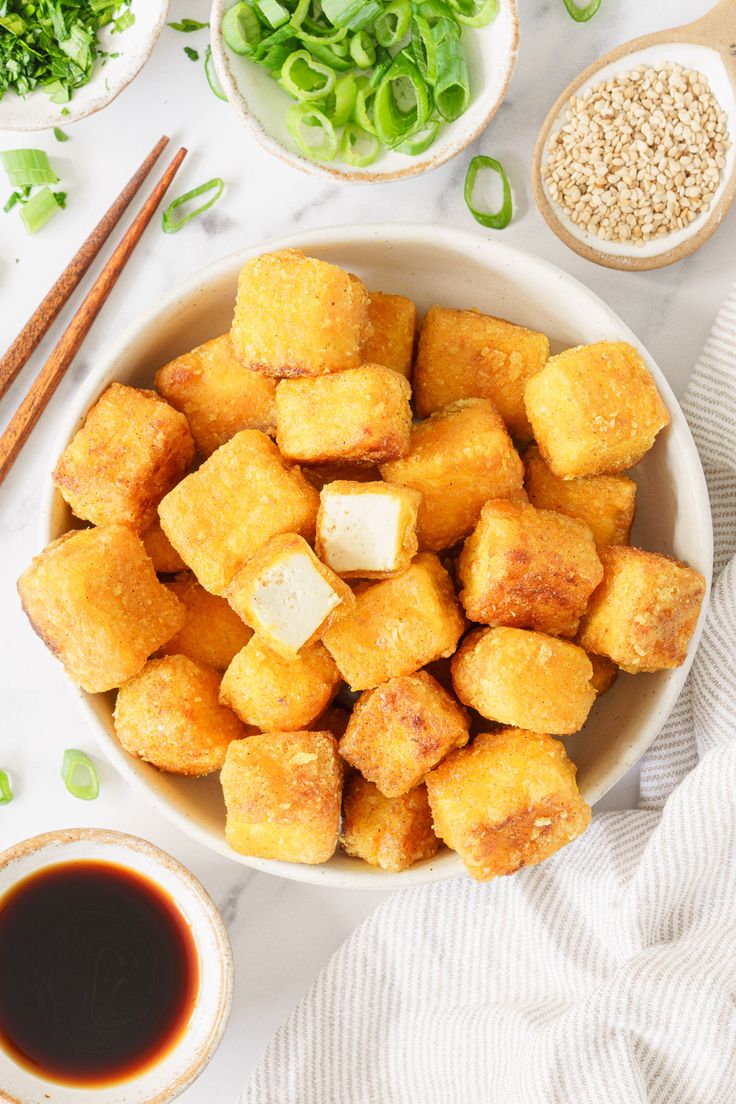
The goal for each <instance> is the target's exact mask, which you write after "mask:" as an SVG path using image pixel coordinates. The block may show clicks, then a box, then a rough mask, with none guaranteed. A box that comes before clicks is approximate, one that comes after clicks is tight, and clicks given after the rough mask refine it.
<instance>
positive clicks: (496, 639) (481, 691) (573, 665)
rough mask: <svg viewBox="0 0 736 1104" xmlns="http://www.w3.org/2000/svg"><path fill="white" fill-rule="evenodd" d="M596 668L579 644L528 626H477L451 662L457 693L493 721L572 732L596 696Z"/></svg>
mask: <svg viewBox="0 0 736 1104" xmlns="http://www.w3.org/2000/svg"><path fill="white" fill-rule="evenodd" d="M592 676H593V668H592V666H591V663H590V660H589V659H588V657H587V655H586V654H585V652H584V651H583V649H582V648H579V647H578V646H577V645H576V644H571V643H569V641H567V640H557V639H556V638H555V637H553V636H546V635H545V634H544V633H540V632H532V631H528V630H525V629H508V628H497V629H479V630H477V631H476V632H472V633H470V634H469V635H468V636H467V637H466V638H465V640H464V641H463V643H462V645H461V646H460V648H459V649H458V651H457V654H456V655H455V658H454V659H453V661H452V681H453V685H454V687H455V693H456V694H457V696H458V697H459V699H460V701H461V702H463V703H464V704H465V705H468V706H470V707H471V708H472V709H476V710H477V711H478V713H480V714H481V715H482V716H483V717H487V718H488V720H489V721H497V722H498V723H499V724H507V725H515V726H517V727H518V728H529V729H531V730H532V732H551V733H552V734H553V735H555V736H569V735H570V734H571V733H573V732H577V731H578V730H579V729H581V728H582V727H583V725H584V724H585V720H586V718H587V716H588V713H589V712H590V707H591V705H592V704H593V702H594V700H595V690H594V689H593V687H592V686H591V682H590V680H591V678H592Z"/></svg>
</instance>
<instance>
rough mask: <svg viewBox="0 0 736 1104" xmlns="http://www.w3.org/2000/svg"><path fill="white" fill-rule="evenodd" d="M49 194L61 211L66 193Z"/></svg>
mask: <svg viewBox="0 0 736 1104" xmlns="http://www.w3.org/2000/svg"><path fill="white" fill-rule="evenodd" d="M51 194H52V196H53V197H54V199H55V200H56V202H57V204H58V205H59V207H61V208H62V210H63V209H64V208H65V207H66V195H67V194H66V192H52V193H51Z"/></svg>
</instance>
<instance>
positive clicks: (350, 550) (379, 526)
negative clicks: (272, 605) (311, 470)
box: [320, 493, 404, 573]
mask: <svg viewBox="0 0 736 1104" xmlns="http://www.w3.org/2000/svg"><path fill="white" fill-rule="evenodd" d="M400 513H401V502H400V501H399V500H398V499H397V498H394V497H393V496H392V495H385V494H339V493H335V494H323V496H322V520H321V533H320V536H321V539H322V545H323V549H324V558H325V562H326V563H327V564H328V566H329V567H331V568H332V570H333V571H336V572H338V573H339V572H341V571H393V570H394V568H395V567H396V561H397V558H398V555H399V551H400V549H401V546H402V544H403V538H404V535H403V533H400V532H399V525H400Z"/></svg>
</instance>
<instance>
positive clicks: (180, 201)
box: [162, 176, 225, 234]
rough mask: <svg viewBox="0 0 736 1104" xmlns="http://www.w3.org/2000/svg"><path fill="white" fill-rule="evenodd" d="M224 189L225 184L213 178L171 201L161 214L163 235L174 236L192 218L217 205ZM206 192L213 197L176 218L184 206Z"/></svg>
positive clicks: (218, 178)
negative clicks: (211, 193) (210, 193)
mask: <svg viewBox="0 0 736 1104" xmlns="http://www.w3.org/2000/svg"><path fill="white" fill-rule="evenodd" d="M224 188H225V182H224V180H222V179H221V177H219V176H215V177H213V179H212V180H208V181H207V182H206V183H205V184H200V185H199V187H198V188H192V190H191V191H190V192H185V193H184V195H180V196H178V197H177V198H176V199H174V200H172V201H171V203H170V204H169V206H168V207H167V208H166V210H165V211H164V213H163V216H162V225H163V229H164V233H166V234H175V233H176V232H177V231H178V230H181V228H182V226H186V224H187V223H188V222H190V221H191V220H192V219H193V218H197V216H198V215H201V214H203V213H204V212H205V211H207V210H209V208H210V207H211V206H212V204H213V203H217V201H218V199H219V198H220V196H221V195H222V193H223V191H224ZM207 192H213V195H212V197H211V198H210V199H208V200H207V202H206V203H201V204H200V205H199V207H195V208H194V210H192V211H188V212H187V213H186V214H184V215H181V216H179V217H177V211H178V210H179V208H180V207H182V206H183V205H184V204H187V203H190V202H191V201H192V200H193V199H197V198H198V197H199V196H201V195H205V194H206V193H207Z"/></svg>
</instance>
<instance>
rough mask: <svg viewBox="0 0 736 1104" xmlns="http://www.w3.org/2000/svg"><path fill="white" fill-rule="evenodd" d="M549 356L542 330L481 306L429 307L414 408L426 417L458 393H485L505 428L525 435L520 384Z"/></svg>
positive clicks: (478, 396) (416, 375) (416, 369)
mask: <svg viewBox="0 0 736 1104" xmlns="http://www.w3.org/2000/svg"><path fill="white" fill-rule="evenodd" d="M548 356H549V341H548V340H547V338H546V337H545V336H544V334H541V333H535V332H534V330H527V329H524V327H523V326H514V325H513V324H512V323H511V322H505V321H504V320H503V319H502V318H493V317H491V315H488V314H481V313H480V311H475V310H450V309H449V308H447V307H430V309H429V310H428V311H427V314H426V315H425V318H424V322H423V323H422V328H421V330H420V333H419V347H418V349H417V359H416V363H415V365H414V397H415V399H416V404H417V411H418V413H419V414H420V415H421V416H422V417H426V415H427V414H433V413H434V411H435V410H440V409H441V408H442V407H443V406H448V405H449V404H450V403H454V402H456V401H457V400H458V399H490V401H491V402H492V403H493V405H494V406H495V407H496V409H497V410H498V412H499V414H500V415H501V417H502V418H503V420H504V422H505V423H506V425H507V426H508V428H509V433H511V435H512V436H513V437H517V438H519V439H520V440H528V438H529V437H531V435H532V434H531V428H530V425H529V419H528V418H527V414H526V410H525V408H524V385H525V384H526V382H527V380H529V379H531V377H532V376H534V375H536V373H537V372H540V371H541V370H542V368H544V365H545V363H546V361H547V357H548Z"/></svg>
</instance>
